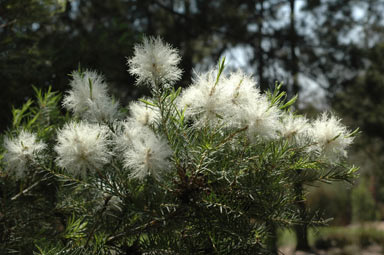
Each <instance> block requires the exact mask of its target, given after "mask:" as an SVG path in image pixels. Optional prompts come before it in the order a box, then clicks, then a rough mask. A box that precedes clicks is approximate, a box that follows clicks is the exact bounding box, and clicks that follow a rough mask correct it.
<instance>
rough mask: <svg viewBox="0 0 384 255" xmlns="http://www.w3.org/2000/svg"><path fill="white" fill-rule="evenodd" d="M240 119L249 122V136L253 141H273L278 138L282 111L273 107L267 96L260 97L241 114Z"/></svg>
mask: <svg viewBox="0 0 384 255" xmlns="http://www.w3.org/2000/svg"><path fill="white" fill-rule="evenodd" d="M239 114H240V115H242V116H241V117H240V118H241V119H244V120H247V123H248V135H249V138H250V139H251V140H254V139H255V138H261V139H263V140H271V139H275V138H277V131H278V130H279V127H280V122H279V118H280V115H281V112H280V110H279V109H278V108H277V107H276V106H271V103H270V102H269V100H268V98H267V97H266V96H260V97H258V98H256V100H254V101H252V103H251V104H250V105H249V106H248V107H246V108H245V109H244V111H243V112H241V113H239Z"/></svg>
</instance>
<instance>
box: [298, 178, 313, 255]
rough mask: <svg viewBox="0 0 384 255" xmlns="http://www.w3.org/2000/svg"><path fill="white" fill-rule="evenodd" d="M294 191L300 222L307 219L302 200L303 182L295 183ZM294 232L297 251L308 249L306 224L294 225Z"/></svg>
mask: <svg viewBox="0 0 384 255" xmlns="http://www.w3.org/2000/svg"><path fill="white" fill-rule="evenodd" d="M295 192H296V196H297V197H296V203H297V208H298V210H299V213H300V218H299V220H300V221H302V222H306V221H307V213H306V206H305V202H304V200H303V192H304V189H303V184H302V183H297V184H296V187H295ZM295 232H296V238H297V245H296V250H298V251H309V250H310V249H311V248H310V247H309V244H308V225H307V224H305V223H303V224H300V225H296V226H295Z"/></svg>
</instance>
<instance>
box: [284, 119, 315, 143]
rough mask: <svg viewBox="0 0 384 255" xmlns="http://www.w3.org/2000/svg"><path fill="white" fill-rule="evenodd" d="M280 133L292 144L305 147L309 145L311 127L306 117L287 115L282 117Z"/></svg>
mask: <svg viewBox="0 0 384 255" xmlns="http://www.w3.org/2000/svg"><path fill="white" fill-rule="evenodd" d="M279 132H280V135H281V136H282V137H283V138H285V139H288V141H289V142H290V143H291V144H297V145H299V146H304V145H305V144H307V143H308V140H309V136H310V132H311V125H310V124H309V122H308V119H307V118H305V117H304V116H295V115H293V114H292V113H287V114H285V115H284V116H283V117H282V123H281V125H280V130H279Z"/></svg>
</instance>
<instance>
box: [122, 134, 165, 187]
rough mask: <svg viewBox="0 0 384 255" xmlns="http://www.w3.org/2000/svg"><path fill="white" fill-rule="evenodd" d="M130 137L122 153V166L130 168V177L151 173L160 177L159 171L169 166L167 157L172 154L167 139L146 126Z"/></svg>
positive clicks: (142, 176)
mask: <svg viewBox="0 0 384 255" xmlns="http://www.w3.org/2000/svg"><path fill="white" fill-rule="evenodd" d="M130 137H131V138H130V139H131V143H130V145H129V146H128V148H127V150H126V151H125V153H124V167H125V168H127V169H129V170H131V177H132V178H138V179H143V178H144V177H145V176H147V175H152V176H153V177H154V178H155V179H161V173H162V172H163V171H165V170H167V169H168V168H169V167H170V162H169V157H170V156H171V155H172V150H171V148H170V147H169V145H168V143H167V141H165V140H164V139H162V138H159V137H157V136H156V135H155V134H154V133H153V131H152V130H151V129H149V128H147V127H144V128H143V129H142V130H141V132H139V133H136V134H135V136H130Z"/></svg>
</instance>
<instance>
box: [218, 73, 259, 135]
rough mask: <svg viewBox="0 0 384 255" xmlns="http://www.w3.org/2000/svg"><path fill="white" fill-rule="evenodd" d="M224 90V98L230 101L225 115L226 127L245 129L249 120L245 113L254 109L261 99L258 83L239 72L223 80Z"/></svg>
mask: <svg viewBox="0 0 384 255" xmlns="http://www.w3.org/2000/svg"><path fill="white" fill-rule="evenodd" d="M223 88H224V91H225V93H226V94H225V95H223V96H224V97H225V98H227V99H228V102H227V107H226V109H225V111H224V113H223V116H224V119H225V121H226V126H229V127H240V128H241V127H244V123H245V122H246V121H247V119H244V117H245V116H244V114H242V113H243V111H244V110H245V109H248V108H250V107H253V106H254V105H253V104H254V102H257V101H258V100H260V97H261V95H260V90H259V89H258V88H257V87H256V81H255V80H254V79H253V78H252V77H250V76H248V75H246V74H245V73H243V72H242V71H240V70H239V71H236V72H233V73H231V74H230V75H229V76H228V77H227V78H224V79H223Z"/></svg>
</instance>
